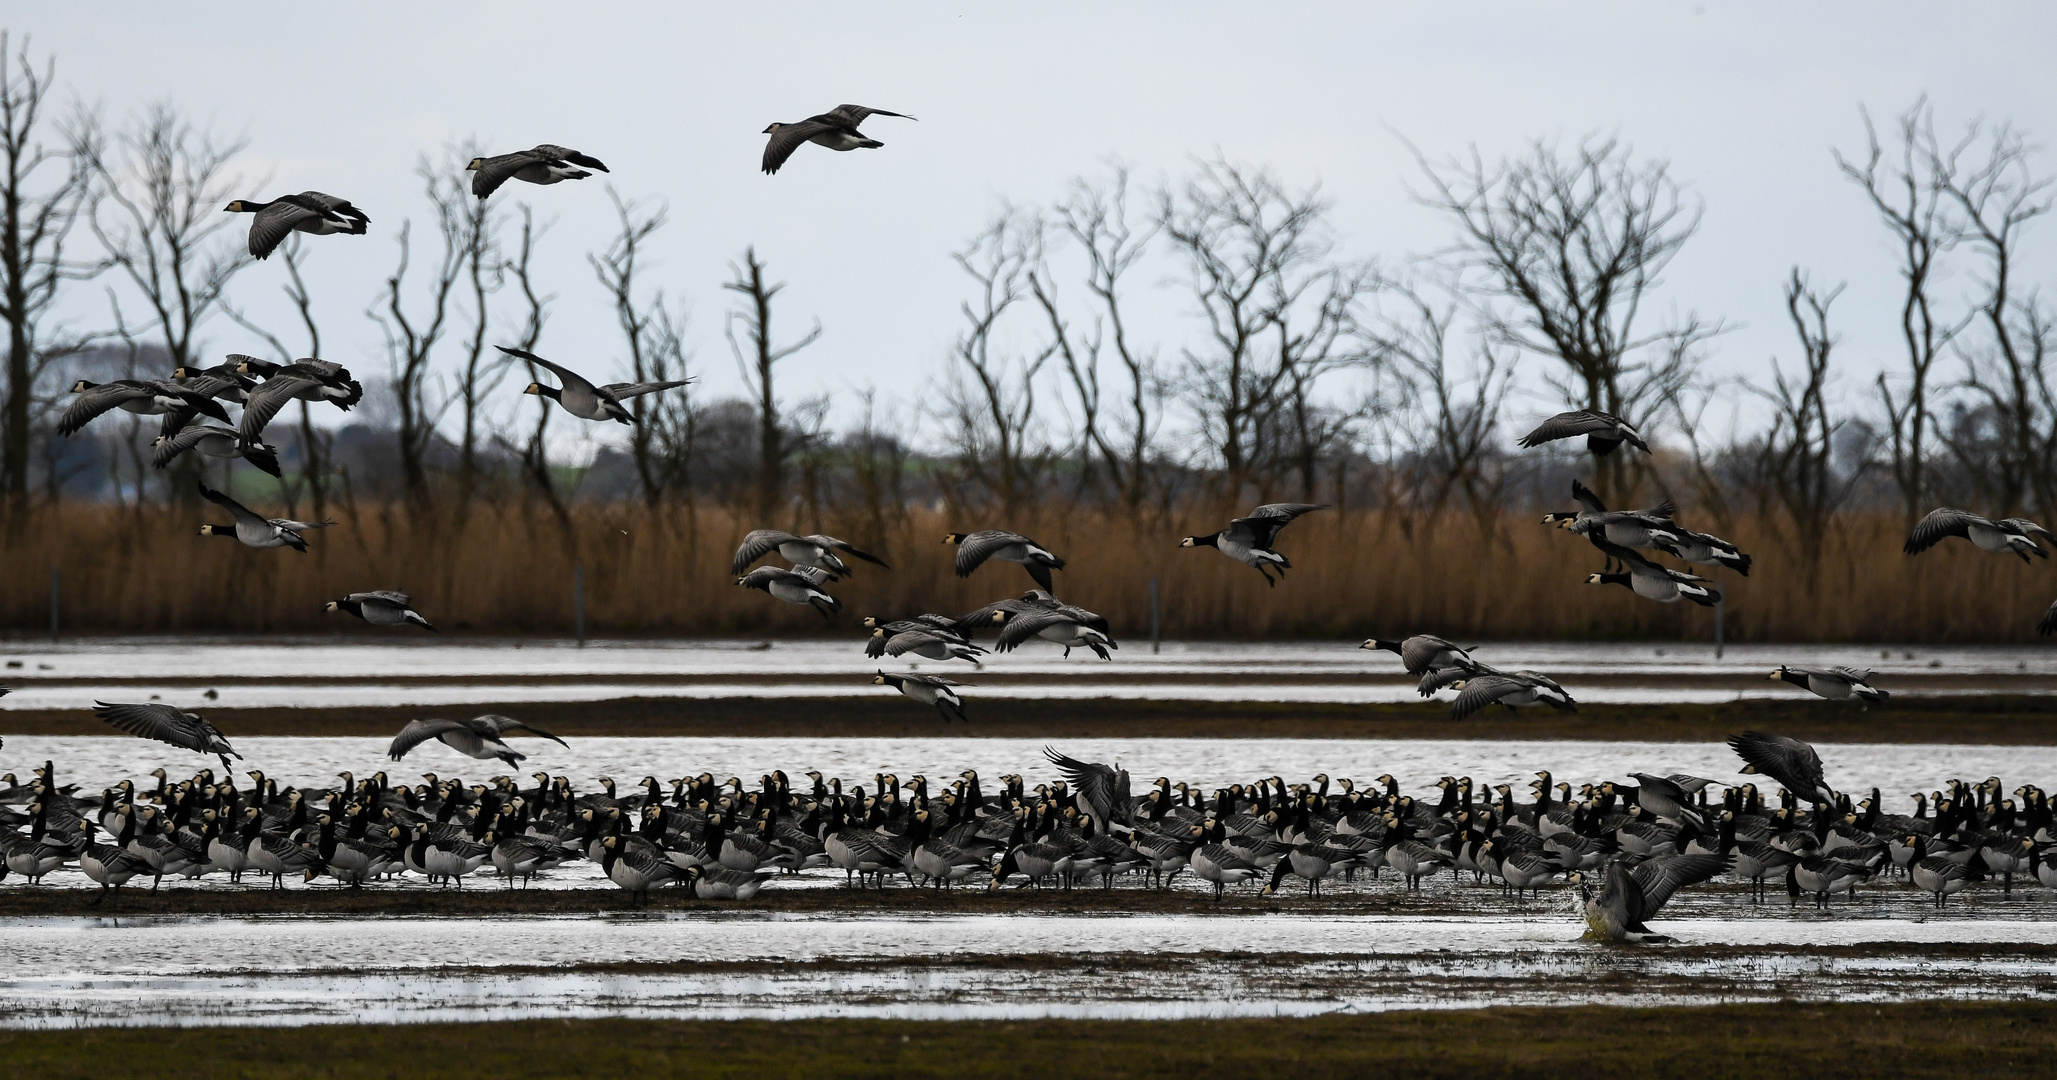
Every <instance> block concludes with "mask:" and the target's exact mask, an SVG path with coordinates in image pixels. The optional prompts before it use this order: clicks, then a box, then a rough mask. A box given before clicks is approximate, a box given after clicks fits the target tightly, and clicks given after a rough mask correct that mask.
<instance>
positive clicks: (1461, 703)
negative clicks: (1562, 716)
mask: <svg viewBox="0 0 2057 1080" xmlns="http://www.w3.org/2000/svg"><path fill="white" fill-rule="evenodd" d="M1527 687H1528V684H1527V683H1525V682H1522V681H1521V680H1520V679H1517V678H1514V677H1513V676H1511V675H1480V676H1478V677H1476V678H1472V679H1467V680H1465V683H1464V689H1462V690H1459V691H1457V699H1456V700H1455V701H1452V702H1450V718H1451V719H1453V720H1462V719H1464V718H1465V717H1467V716H1470V715H1471V714H1472V713H1475V712H1477V711H1479V710H1480V709H1483V708H1485V707H1486V706H1488V705H1491V704H1493V703H1494V702H1496V701H1499V700H1500V699H1501V698H1503V697H1505V696H1507V695H1508V694H1510V693H1512V692H1514V691H1516V690H1523V689H1526V688H1527Z"/></svg>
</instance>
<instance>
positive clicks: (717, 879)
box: [682, 864, 771, 900]
mask: <svg viewBox="0 0 2057 1080" xmlns="http://www.w3.org/2000/svg"><path fill="white" fill-rule="evenodd" d="M770 877H771V875H769V874H758V873H753V872H751V871H748V870H731V869H730V868H728V867H726V866H722V865H719V864H716V865H712V866H695V867H691V868H689V869H687V870H686V871H684V873H683V876H682V880H683V881H685V882H686V883H687V884H688V885H690V886H691V887H692V889H693V895H694V896H697V897H699V898H700V899H702V900H748V899H750V898H752V897H754V896H756V895H757V890H759V889H762V888H763V887H764V883H765V882H766V881H767V880H769V879H770Z"/></svg>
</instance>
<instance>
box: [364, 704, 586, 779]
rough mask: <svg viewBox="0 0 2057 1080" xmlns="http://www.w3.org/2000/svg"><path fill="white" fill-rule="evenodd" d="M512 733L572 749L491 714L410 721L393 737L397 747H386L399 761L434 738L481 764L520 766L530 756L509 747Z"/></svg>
mask: <svg viewBox="0 0 2057 1080" xmlns="http://www.w3.org/2000/svg"><path fill="white" fill-rule="evenodd" d="M510 731H526V732H528V733H529V734H531V735H535V736H537V737H539V738H544V739H548V740H550V741H551V742H554V743H556V744H557V745H559V746H562V747H566V748H569V747H570V746H571V744H570V743H567V742H565V741H564V740H563V739H560V738H558V737H557V736H555V735H552V734H550V733H549V732H547V731H544V730H543V729H541V728H535V727H530V726H529V725H527V724H524V723H522V722H521V721H519V720H516V719H514V718H513V717H511V716H499V715H496V714H493V713H487V714H486V715H484V716H474V717H472V718H471V719H469V720H409V721H408V722H407V726H406V727H404V728H401V729H400V734H398V735H395V736H393V744H392V745H391V746H388V747H387V748H386V756H388V757H390V758H392V759H393V760H394V761H398V760H400V759H401V758H403V757H406V756H407V752H408V751H409V750H412V749H414V748H415V747H417V746H419V745H421V744H422V743H424V742H427V741H428V740H430V739H434V740H436V741H437V742H440V743H442V744H443V745H444V746H447V747H449V748H450V749H452V750H455V751H457V752H458V753H460V754H463V755H464V756H465V757H470V758H477V759H479V760H480V761H492V760H494V759H496V758H497V759H499V760H501V761H504V762H506V763H507V764H509V765H511V766H519V765H520V764H521V761H522V759H523V758H525V757H527V756H528V755H526V754H523V753H521V752H519V751H517V750H514V749H513V748H511V747H509V746H508V745H507V743H506V742H505V741H504V740H503V739H502V738H501V737H502V736H504V735H506V734H507V733H508V732H510Z"/></svg>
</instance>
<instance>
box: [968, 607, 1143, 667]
mask: <svg viewBox="0 0 2057 1080" xmlns="http://www.w3.org/2000/svg"><path fill="white" fill-rule="evenodd" d="M1053 603H1054V602H1053ZM1037 637H1040V638H1042V639H1043V640H1045V641H1054V642H1056V643H1057V644H1059V645H1062V646H1064V655H1065V657H1066V658H1069V657H1070V656H1071V650H1073V649H1075V648H1084V649H1091V650H1093V652H1094V654H1095V655H1097V656H1099V658H1100V659H1102V660H1112V659H1114V658H1113V657H1112V656H1109V655H1108V654H1107V650H1109V649H1119V648H1121V646H1120V645H1119V644H1117V643H1116V642H1115V640H1114V639H1113V638H1111V637H1108V636H1107V620H1106V619H1105V618H1103V617H1101V616H1099V615H1096V614H1094V613H1092V612H1090V611H1087V610H1085V609H1084V608H1077V607H1072V606H1071V605H1070V604H1056V605H1055V606H1051V607H1038V608H1036V609H1034V610H1031V611H1028V612H1025V613H1023V614H1020V615H1016V616H1014V617H1012V618H1009V619H1008V620H1007V621H1006V623H1005V624H1004V625H1002V626H1001V627H1000V636H999V639H998V640H997V641H995V642H994V643H993V648H995V649H997V650H999V651H1000V652H1003V653H1004V652H1013V651H1014V650H1015V648H1016V647H1017V646H1019V645H1021V644H1022V643H1023V642H1025V641H1028V640H1029V639H1030V638H1037Z"/></svg>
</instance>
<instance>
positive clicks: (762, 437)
mask: <svg viewBox="0 0 2057 1080" xmlns="http://www.w3.org/2000/svg"><path fill="white" fill-rule="evenodd" d="M729 270H730V272H731V274H732V275H733V276H732V277H731V278H730V280H729V281H728V282H727V283H725V284H723V285H722V288H724V289H727V290H728V291H730V292H733V293H737V294H740V295H741V296H743V297H744V305H745V306H744V307H743V309H742V310H741V311H734V310H731V311H730V312H729V314H728V320H727V322H726V323H725V325H724V326H723V329H722V333H723V335H724V336H725V337H727V338H728V343H729V351H730V352H731V353H733V354H734V355H735V358H736V366H737V367H739V368H741V369H742V372H743V381H744V382H745V383H747V384H748V385H749V387H750V393H751V396H752V397H754V398H755V399H756V403H757V514H758V518H759V520H760V521H762V522H764V523H765V524H767V525H769V524H773V523H775V522H777V521H778V520H779V518H780V516H781V511H782V510H783V509H784V507H785V505H786V459H787V458H788V457H790V456H792V453H793V449H794V447H793V445H792V443H791V440H789V439H788V438H787V433H786V427H785V421H784V418H783V417H782V415H781V413H780V404H779V399H778V393H777V391H776V390H775V389H774V380H773V377H772V376H773V374H774V368H775V367H776V366H777V364H778V362H779V361H781V360H784V359H785V358H786V357H788V356H791V355H793V354H794V353H796V352H799V351H800V350H801V349H804V348H806V347H807V346H809V345H812V344H814V343H815V342H816V341H817V340H819V339H820V338H821V320H819V319H817V320H815V322H814V328H813V329H811V330H809V331H807V333H806V334H805V335H804V336H802V337H801V338H800V340H798V341H796V342H793V343H792V344H790V345H776V344H774V343H773V338H772V330H771V302H772V299H773V298H774V297H776V296H778V294H779V293H780V291H782V290H783V289H785V287H786V284H785V282H779V283H778V284H776V285H772V284H768V283H766V281H765V280H764V264H763V263H762V262H759V261H758V259H757V249H756V248H754V247H753V248H748V249H745V250H744V252H743V263H742V265H741V266H738V265H736V264H734V263H730V264H729ZM738 322H740V323H742V324H743V333H744V335H745V336H746V337H747V338H748V339H749V347H748V348H747V349H745V347H744V345H743V343H742V342H740V341H738V340H737V339H736V324H737V323H738Z"/></svg>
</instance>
